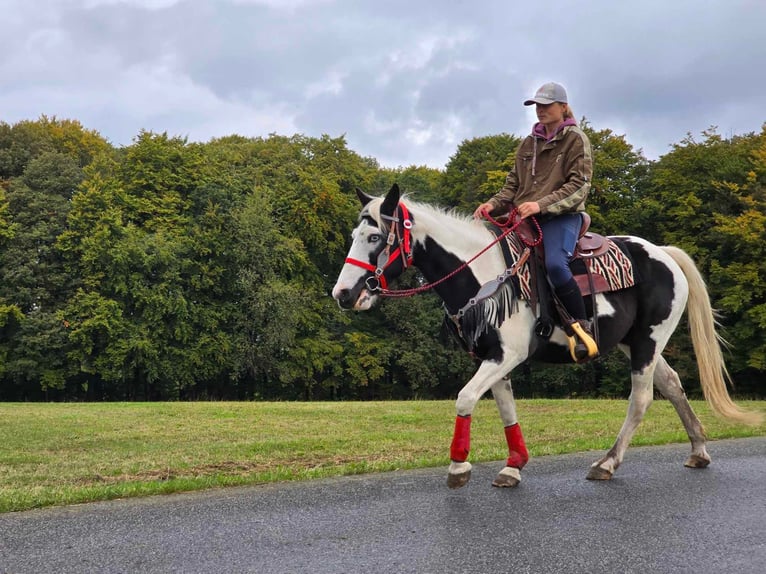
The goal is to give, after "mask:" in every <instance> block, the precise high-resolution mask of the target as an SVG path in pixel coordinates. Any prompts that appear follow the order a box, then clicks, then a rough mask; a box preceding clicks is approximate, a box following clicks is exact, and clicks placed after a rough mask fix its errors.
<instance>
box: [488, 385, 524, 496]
mask: <svg viewBox="0 0 766 574" xmlns="http://www.w3.org/2000/svg"><path fill="white" fill-rule="evenodd" d="M492 395H493V396H494V397H495V403H497V409H498V411H500V418H501V420H502V421H503V426H504V427H505V440H506V442H507V443H508V459H507V460H506V463H505V468H503V470H501V471H500V473H499V474H498V475H497V477H496V478H495V480H494V481H492V486H499V487H502V488H511V487H514V486H517V485H518V484H519V483H520V482H521V469H522V468H524V465H525V464H527V461H528V460H529V453H528V452H527V446H526V445H525V444H524V435H522V434H521V427H520V426H519V420H518V417H517V416H516V400H515V399H514V398H513V389H512V388H511V380H510V377H509V376H508V377H504V378H503V379H501V380H500V381H498V382H497V383H495V384H494V385H493V386H492Z"/></svg>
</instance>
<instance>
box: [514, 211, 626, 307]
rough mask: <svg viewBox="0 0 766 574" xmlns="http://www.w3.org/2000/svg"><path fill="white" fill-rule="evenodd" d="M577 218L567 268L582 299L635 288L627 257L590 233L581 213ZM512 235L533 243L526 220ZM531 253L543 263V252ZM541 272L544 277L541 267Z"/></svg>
mask: <svg viewBox="0 0 766 574" xmlns="http://www.w3.org/2000/svg"><path fill="white" fill-rule="evenodd" d="M580 215H581V216H582V219H583V222H582V227H581V229H580V235H579V237H578V239H577V245H576V246H575V251H574V254H573V256H572V260H571V262H570V267H571V269H572V273H573V275H574V278H575V281H576V282H577V286H578V287H579V288H580V292H581V293H582V294H583V296H587V295H594V294H596V293H606V292H609V291H618V290H620V289H627V288H628V287H632V286H633V285H635V277H634V274H633V263H632V261H631V260H630V257H629V256H628V254H627V253H626V252H624V251H623V250H622V249H621V248H620V246H619V245H618V244H617V243H615V242H614V241H613V240H612V239H610V238H609V237H605V236H603V235H599V234H598V233H594V232H592V231H590V224H591V217H590V215H588V214H587V213H585V212H581V213H580ZM516 233H517V235H518V236H519V238H520V239H521V243H523V244H531V243H534V242H535V241H536V240H537V237H536V236H535V232H534V230H533V229H532V226H531V225H530V223H529V222H528V221H526V220H524V221H522V222H521V223H520V225H519V226H518V227H517V228H516ZM544 240H545V238H543V241H544ZM535 253H536V254H537V257H536V259H538V260H539V261H540V262H543V261H544V251H543V250H542V249H536V250H535ZM542 269H543V273H544V272H545V271H544V269H545V266H544V265H542ZM522 291H524V281H522ZM530 291H531V286H530Z"/></svg>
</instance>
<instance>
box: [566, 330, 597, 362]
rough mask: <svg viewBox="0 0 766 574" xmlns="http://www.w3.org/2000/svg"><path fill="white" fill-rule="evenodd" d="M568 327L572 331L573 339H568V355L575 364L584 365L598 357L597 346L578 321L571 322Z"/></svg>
mask: <svg viewBox="0 0 766 574" xmlns="http://www.w3.org/2000/svg"><path fill="white" fill-rule="evenodd" d="M569 327H570V328H571V329H572V331H574V333H575V335H576V336H575V337H571V336H570V337H568V339H569V354H570V355H571V356H572V359H573V360H574V361H575V362H576V363H584V362H585V361H588V360H590V359H595V358H596V357H598V345H597V344H596V341H594V340H593V337H591V335H590V333H588V331H586V330H585V329H584V328H583V326H582V324H581V323H580V322H579V321H574V322H572V323H571V324H570V325H569Z"/></svg>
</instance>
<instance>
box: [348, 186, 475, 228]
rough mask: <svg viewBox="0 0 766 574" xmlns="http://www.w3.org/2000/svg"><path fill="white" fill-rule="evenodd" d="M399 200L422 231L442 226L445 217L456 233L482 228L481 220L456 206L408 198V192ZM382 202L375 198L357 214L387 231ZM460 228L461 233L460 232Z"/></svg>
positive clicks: (381, 199) (380, 199)
mask: <svg viewBox="0 0 766 574" xmlns="http://www.w3.org/2000/svg"><path fill="white" fill-rule="evenodd" d="M400 202H401V203H403V204H404V205H406V206H407V209H409V210H410V211H411V212H412V214H413V219H414V220H415V225H416V226H419V227H420V228H421V229H423V230H424V231H426V232H428V230H429V229H431V230H433V229H436V228H438V227H443V226H444V224H445V221H444V220H445V219H447V220H449V225H450V232H451V233H453V234H456V235H465V234H468V233H476V231H477V229H480V228H483V224H482V223H481V222H477V221H476V220H474V219H473V217H472V216H471V215H467V214H465V213H463V212H461V211H460V210H458V209H457V208H446V207H441V206H438V205H432V204H430V203H423V202H420V201H415V200H412V199H410V196H409V195H408V194H404V195H402V197H401V199H400ZM382 204H383V198H375V199H373V200H372V201H370V203H368V204H367V205H366V206H365V208H364V209H362V211H361V213H360V214H359V218H360V219H362V218H363V217H365V216H369V217H371V218H372V219H373V220H374V221H375V222H376V223H377V225H378V227H379V228H380V229H381V230H382V231H384V232H387V231H388V223H387V222H386V221H385V220H383V219H382V218H381V217H380V207H381V205H382ZM461 229H462V230H463V233H461Z"/></svg>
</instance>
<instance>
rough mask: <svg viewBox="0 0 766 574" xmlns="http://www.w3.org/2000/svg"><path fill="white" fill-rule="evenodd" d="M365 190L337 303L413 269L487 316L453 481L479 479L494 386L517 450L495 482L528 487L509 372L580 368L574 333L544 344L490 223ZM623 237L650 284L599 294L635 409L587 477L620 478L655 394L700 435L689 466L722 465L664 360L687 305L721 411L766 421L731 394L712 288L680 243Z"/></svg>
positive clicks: (709, 390) (459, 425) (460, 413)
mask: <svg viewBox="0 0 766 574" xmlns="http://www.w3.org/2000/svg"><path fill="white" fill-rule="evenodd" d="M357 193H358V195H359V198H360V200H361V202H362V206H363V207H362V210H361V212H360V215H359V225H358V226H357V227H356V229H355V230H354V231H353V234H352V239H353V243H352V245H351V249H350V251H349V253H348V257H347V259H346V263H345V265H344V266H343V268H342V270H341V272H340V275H339V277H338V280H337V283H336V284H335V287H334V288H333V290H332V296H333V297H334V298H335V299H336V300H337V301H338V303H339V304H340V306H341V307H342V308H344V309H354V310H358V311H362V310H366V309H369V308H370V307H372V305H373V304H374V303H375V302H376V300H377V299H378V297H379V296H380V295H381V294H384V295H385V294H386V292H387V285H388V283H389V282H390V281H392V280H393V279H395V278H396V277H398V276H399V275H400V274H401V273H402V272H403V271H404V269H405V268H406V267H407V266H408V265H410V264H411V265H414V266H415V267H417V268H418V269H419V270H420V272H421V273H422V275H423V276H424V277H425V279H426V280H427V281H429V282H430V283H431V284H433V289H434V290H435V292H436V293H437V294H438V295H439V296H440V297H441V298H442V300H443V301H444V306H445V309H446V312H447V313H448V314H449V315H450V316H452V317H453V319H454V318H458V317H462V316H463V314H464V312H465V311H466V310H471V311H472V312H473V315H474V318H475V316H476V314H477V310H478V312H479V313H483V314H485V315H486V316H485V317H484V320H481V321H478V324H480V325H481V326H480V329H479V331H478V332H474V333H473V334H472V335H471V338H472V339H471V347H472V352H473V353H474V355H475V356H476V357H477V358H478V359H481V364H480V366H479V368H478V370H477V371H476V374H475V375H474V376H473V377H472V378H471V380H470V381H468V383H467V384H466V385H465V386H464V387H463V389H462V390H461V391H460V393H459V394H458V397H457V402H456V409H457V416H456V419H455V431H454V436H453V439H452V445H451V448H450V458H451V460H452V462H451V464H450V467H449V474H448V485H449V486H450V487H452V488H457V487H460V486H463V485H464V484H466V483H467V482H468V480H469V478H470V472H471V464H470V463H469V462H468V461H467V459H468V453H469V449H470V425H471V413H472V412H473V409H474V407H475V406H476V403H477V402H478V401H479V399H480V398H481V397H482V396H483V395H484V394H485V393H486V392H487V391H488V390H490V389H491V390H492V394H493V396H494V398H495V401H496V403H497V407H498V409H499V411H500V417H501V419H502V422H503V425H504V427H505V435H506V439H507V443H508V450H509V456H508V459H507V462H506V466H505V468H503V469H502V470H501V471H500V473H499V474H498V476H497V478H496V479H495V480H494V482H493V484H494V485H495V486H503V487H509V486H516V485H517V484H518V483H519V481H520V480H521V473H520V471H521V469H522V468H523V466H524V464H525V463H526V462H527V460H528V453H527V449H526V446H525V444H524V438H523V435H522V433H521V429H520V427H519V422H518V420H517V416H516V406H515V402H514V397H513V391H512V388H511V382H510V379H509V378H508V376H507V375H508V374H509V373H510V372H511V370H512V369H513V368H514V367H516V366H518V365H519V364H521V363H522V362H524V361H525V360H526V359H527V358H528V357H530V356H534V357H535V358H539V359H541V360H543V361H551V362H567V361H569V362H571V358H570V357H569V353H568V352H567V347H568V338H567V337H566V335H565V334H564V332H563V331H562V330H561V329H560V328H558V327H557V328H555V330H554V332H553V334H552V335H551V336H550V337H549V338H545V339H543V340H542V342H541V339H540V338H539V337H538V336H537V335H536V334H535V324H536V322H537V309H536V308H532V306H531V305H530V304H529V302H528V301H526V300H520V299H519V297H520V294H519V291H518V290H517V289H512V290H511V291H508V290H507V289H506V288H507V287H509V286H510V285H511V283H512V282H510V281H507V282H503V279H502V278H503V277H505V276H507V275H508V271H507V269H508V267H509V266H508V264H507V262H506V260H505V258H504V256H503V253H502V250H501V249H500V248H499V247H498V246H497V245H495V246H493V247H492V248H489V249H488V246H489V245H490V244H492V243H493V241H495V240H496V238H495V235H493V233H492V232H491V231H490V230H489V229H488V228H487V226H486V225H485V224H484V223H482V222H479V221H475V220H473V219H472V218H469V217H465V216H460V215H456V214H454V213H452V212H448V211H445V210H443V209H440V208H436V207H433V206H429V205H425V204H422V203H416V202H413V201H410V200H408V199H406V198H401V197H400V192H399V188H398V186H396V185H394V186H393V187H392V188H391V190H390V191H389V192H388V194H387V195H386V196H385V198H373V197H370V196H368V195H366V194H364V193H363V192H361V191H358V192H357ZM612 239H614V240H615V241H619V242H620V243H621V244H622V247H623V249H625V250H626V251H627V253H629V255H630V257H631V259H632V261H633V267H634V269H635V271H636V273H637V276H638V277H641V278H643V280H641V281H639V282H638V283H637V284H636V285H635V286H633V287H630V288H628V289H622V290H618V291H612V292H607V293H602V294H598V295H596V296H595V298H596V301H595V303H596V308H597V309H598V325H597V327H598V336H599V346H600V350H601V353H602V354H605V353H607V352H609V351H610V350H611V349H613V348H614V347H615V346H617V347H619V348H620V349H621V350H622V351H623V352H624V353H625V354H626V355H627V356H628V357H629V359H630V363H631V381H632V388H631V394H630V403H629V406H628V413H627V416H626V418H625V422H624V423H623V425H622V428H621V430H620V432H619V434H618V435H617V440H616V441H615V443H614V445H613V446H612V448H611V449H610V450H609V452H607V453H606V454H605V455H604V456H603V457H602V458H600V459H599V460H597V461H596V462H594V463H593V465H592V466H591V468H590V471H589V473H588V475H587V478H589V479H592V480H608V479H610V478H611V477H612V475H613V473H614V472H615V470H616V469H617V467H618V466H619V465H620V463H621V462H622V460H623V456H624V454H625V450H626V448H627V447H628V444H629V442H630V440H631V438H632V436H633V433H634V432H635V430H636V428H637V426H638V424H639V423H640V422H641V420H642V418H643V417H644V414H645V413H646V410H647V408H648V407H649V405H650V404H651V402H652V399H653V387H656V388H657V390H658V391H659V392H660V393H661V394H662V395H663V396H665V397H666V398H667V399H668V400H670V402H671V403H672V404H673V406H674V407H675V409H676V411H677V412H678V415H679V417H680V418H681V421H682V422H683V425H684V427H685V429H686V432H687V434H688V435H689V439H690V440H691V455H690V456H689V458H688V459H687V460H686V462H685V465H686V466H688V467H692V468H704V467H706V466H707V465H708V464H709V463H710V456H709V455H708V453H707V451H706V449H705V435H704V431H703V428H702V425H701V423H700V421H699V419H698V418H697V416H696V415H695V413H694V411H693V410H692V408H691V406H690V405H689V402H688V401H687V399H686V395H685V393H684V391H683V388H682V387H681V382H680V380H679V377H678V375H677V374H676V372H675V371H674V370H673V369H672V368H671V367H670V366H669V365H668V363H667V362H666V361H665V359H664V358H663V357H662V355H661V353H662V351H663V349H664V348H665V345H666V344H667V342H668V340H669V339H670V336H671V334H672V333H673V331H674V330H675V329H676V326H677V325H678V322H679V320H680V319H681V315H682V314H683V312H684V309H687V310H688V315H689V324H690V329H691V334H692V341H693V345H694V352H695V354H696V357H697V364H698V368H699V373H700V379H701V386H702V389H703V392H704V394H705V397H706V399H707V400H708V402H709V404H710V405H711V407H712V408H713V409H714V411H715V412H716V413H718V414H719V415H721V416H723V417H726V418H729V419H733V420H735V421H740V422H746V423H756V422H757V421H758V420H760V417H759V415H758V414H756V413H750V412H747V411H744V410H742V409H740V408H739V407H738V406H737V405H735V404H734V403H733V402H732V400H731V398H730V397H729V394H728V391H727V389H726V380H725V377H726V368H725V365H724V362H723V359H722V354H721V348H720V345H719V339H718V336H717V334H716V331H715V320H714V316H713V312H712V309H711V307H710V301H709V297H708V293H707V289H706V287H705V283H704V281H703V279H702V277H701V276H700V273H699V271H698V270H697V267H696V265H695V264H694V262H693V261H692V259H691V258H690V257H689V256H688V255H687V254H686V253H684V252H683V251H682V250H680V249H678V248H675V247H658V246H656V245H653V244H651V243H649V242H648V241H646V240H643V239H640V238H637V237H620V238H612ZM479 254H480V255H479ZM477 255H479V256H477ZM466 263H468V264H466ZM493 282H494V283H502V286H501V287H500V289H499V290H498V292H496V293H495V294H493V295H492V296H490V297H486V298H485V299H484V300H483V302H482V303H480V304H478V306H477V305H474V304H473V302H475V301H476V300H477V299H481V298H482V297H485V296H486V293H485V294H484V295H483V296H482V297H478V298H477V294H478V293H479V291H480V290H481V291H483V292H486V291H487V286H488V285H491V284H492V283H493ZM492 290H494V288H490V290H489V291H490V292H491V291H492ZM509 292H510V293H511V296H510V297H509V295H508V293H509ZM509 299H510V301H509ZM474 323H475V324H476V321H474Z"/></svg>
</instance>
